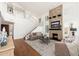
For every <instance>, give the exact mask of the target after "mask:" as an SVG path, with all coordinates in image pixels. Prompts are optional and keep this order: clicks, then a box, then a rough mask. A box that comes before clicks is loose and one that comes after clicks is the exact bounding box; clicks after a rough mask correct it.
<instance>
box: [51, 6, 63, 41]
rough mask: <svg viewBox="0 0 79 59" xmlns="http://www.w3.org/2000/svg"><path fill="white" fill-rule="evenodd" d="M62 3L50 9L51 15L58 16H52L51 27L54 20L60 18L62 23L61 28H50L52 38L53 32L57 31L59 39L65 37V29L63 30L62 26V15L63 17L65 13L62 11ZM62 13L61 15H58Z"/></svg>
mask: <svg viewBox="0 0 79 59" xmlns="http://www.w3.org/2000/svg"><path fill="white" fill-rule="evenodd" d="M62 7H63V6H62V5H59V6H58V7H56V8H54V9H51V10H50V11H49V16H50V17H53V16H56V18H52V19H49V28H50V29H52V28H51V22H53V21H57V20H60V25H61V30H49V37H50V38H52V33H56V34H58V39H59V40H62V38H63V31H62V27H63V23H62V20H63V19H62V17H63V15H62V14H63V13H62ZM59 14H61V16H60V17H58V16H57V15H59Z"/></svg>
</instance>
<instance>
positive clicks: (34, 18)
mask: <svg viewBox="0 0 79 59" xmlns="http://www.w3.org/2000/svg"><path fill="white" fill-rule="evenodd" d="M3 6H4V7H3ZM78 7H79V3H75V2H73V3H71V2H69V3H64V2H14V3H12V2H11V3H10V2H9V3H8V2H7V3H6V2H3V3H0V30H1V32H2V33H3V32H5V31H7V34H8V36H12V39H13V40H14V42H13V40H12V42H13V43H10V44H12V46H10V48H12V50H11V51H8V52H9V53H11V52H12V54H11V55H15V56H16V55H18V56H20V55H21V56H23V55H26V56H31V55H32V56H33V55H38V56H39V55H41V56H59V55H60V56H72V55H76V56H78V55H79V52H78V51H79V48H78V43H79V41H78V34H79V30H78V29H79V24H78V21H79V20H78V18H79V16H78V15H79V11H78V10H79V8H78ZM40 10H42V11H40ZM4 24H5V25H4ZM7 25H8V26H7ZM6 26H7V27H8V29H7V30H6V28H7V27H6ZM4 27H5V28H4ZM10 39H11V37H10ZM22 41H23V42H22ZM26 43H27V44H26ZM14 44H15V45H14ZM21 44H22V45H21ZM23 44H24V46H23ZM1 45H2V46H3V47H4V46H5V45H4V44H1ZM8 46H9V44H8ZM8 46H7V47H8ZM25 46H26V47H28V46H29V48H25ZM73 46H74V47H75V48H74V47H73ZM17 47H18V48H17ZM30 47H31V48H30ZM20 48H23V50H21V49H20ZM0 49H1V50H0V51H4V50H5V48H1V47H0ZM19 49H20V50H19ZM24 49H25V50H26V49H28V50H26V51H27V52H25V50H24ZM61 49H62V50H61ZM28 51H30V52H29V54H28ZM33 51H34V52H33ZM23 53H24V54H23ZM34 53H35V54H34ZM0 55H10V54H7V52H6V53H5V54H4V52H3V53H1V54H0Z"/></svg>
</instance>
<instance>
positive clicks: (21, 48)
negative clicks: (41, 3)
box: [14, 39, 40, 56]
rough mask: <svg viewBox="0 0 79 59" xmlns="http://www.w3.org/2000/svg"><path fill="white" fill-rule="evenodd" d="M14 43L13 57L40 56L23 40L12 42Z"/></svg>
mask: <svg viewBox="0 0 79 59" xmlns="http://www.w3.org/2000/svg"><path fill="white" fill-rule="evenodd" d="M14 43H15V50H14V55H15V56H40V54H39V53H38V52H37V51H35V50H34V49H33V48H32V47H31V46H29V45H28V44H27V43H26V42H25V41H24V39H17V40H14Z"/></svg>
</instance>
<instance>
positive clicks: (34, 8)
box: [18, 2, 62, 17]
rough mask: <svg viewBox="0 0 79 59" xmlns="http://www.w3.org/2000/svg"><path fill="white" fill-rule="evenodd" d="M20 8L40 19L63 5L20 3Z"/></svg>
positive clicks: (58, 3)
mask: <svg viewBox="0 0 79 59" xmlns="http://www.w3.org/2000/svg"><path fill="white" fill-rule="evenodd" d="M18 4H19V5H20V6H22V7H23V8H24V9H26V10H28V11H30V12H31V13H32V14H33V15H35V16H37V17H40V16H41V15H43V14H45V13H47V12H48V11H49V10H50V9H53V8H55V7H56V6H58V5H60V4H62V3H60V2H19V3H18Z"/></svg>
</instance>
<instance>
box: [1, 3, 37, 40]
mask: <svg viewBox="0 0 79 59" xmlns="http://www.w3.org/2000/svg"><path fill="white" fill-rule="evenodd" d="M19 7H20V6H18V5H17V4H14V13H13V14H9V13H7V5H6V3H2V5H1V6H0V10H1V14H2V16H3V18H4V20H7V21H11V22H14V39H18V38H23V37H24V35H25V34H27V33H29V32H30V31H31V30H32V29H34V28H35V27H36V26H37V25H38V19H37V18H36V17H34V16H33V15H32V14H29V12H28V11H26V10H25V16H26V18H24V13H23V12H22V10H23V9H22V8H19ZM21 9H22V10H21ZM27 15H28V16H27Z"/></svg>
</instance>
